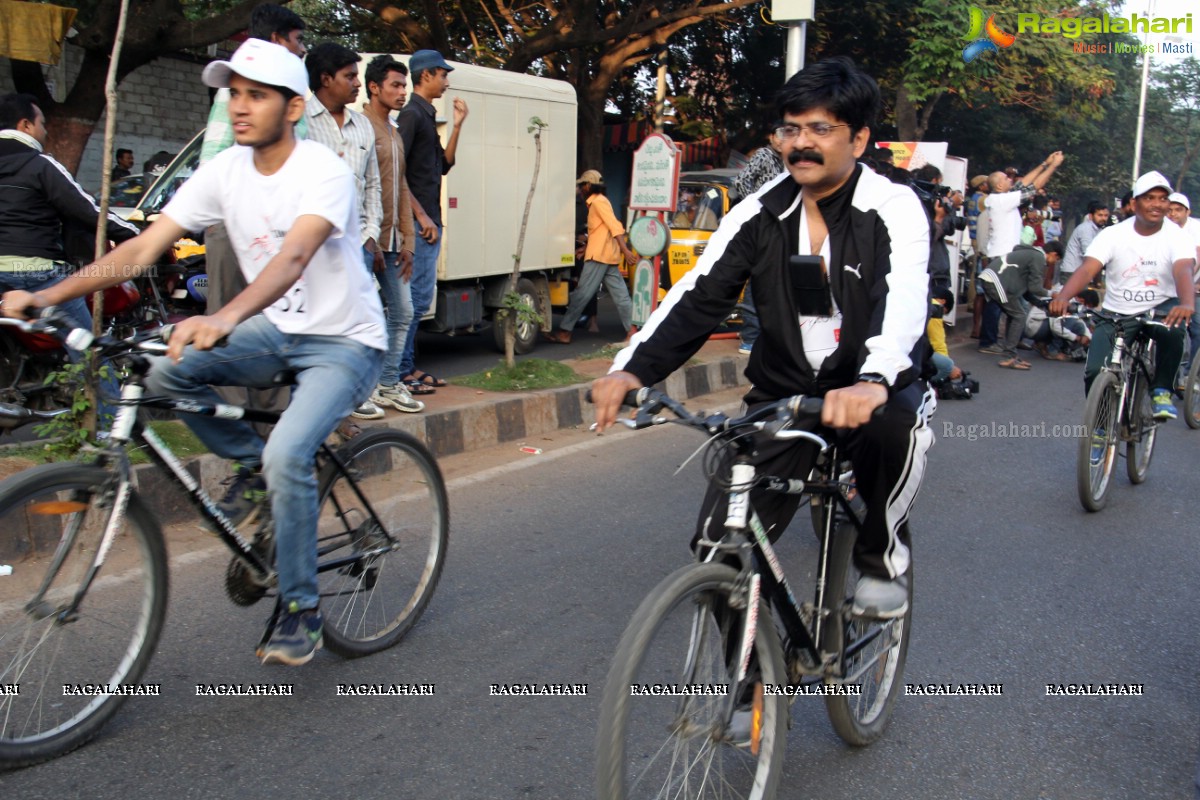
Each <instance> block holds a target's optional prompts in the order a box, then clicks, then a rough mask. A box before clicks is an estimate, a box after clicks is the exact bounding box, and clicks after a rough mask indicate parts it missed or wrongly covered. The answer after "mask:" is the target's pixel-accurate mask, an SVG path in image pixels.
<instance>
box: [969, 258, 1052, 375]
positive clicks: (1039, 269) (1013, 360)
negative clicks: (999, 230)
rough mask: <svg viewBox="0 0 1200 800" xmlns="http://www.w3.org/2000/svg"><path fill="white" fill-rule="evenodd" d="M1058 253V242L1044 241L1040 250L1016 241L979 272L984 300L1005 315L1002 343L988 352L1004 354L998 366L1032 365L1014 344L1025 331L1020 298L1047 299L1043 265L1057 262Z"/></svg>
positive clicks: (1028, 367) (1023, 366) (1024, 314)
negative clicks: (1047, 242)
mask: <svg viewBox="0 0 1200 800" xmlns="http://www.w3.org/2000/svg"><path fill="white" fill-rule="evenodd" d="M1062 252H1063V248H1062V244H1060V243H1059V242H1050V243H1049V244H1047V245H1046V250H1045V252H1044V253H1043V252H1042V250H1041V249H1039V248H1037V247H1033V246H1032V245H1026V244H1019V245H1017V246H1016V247H1015V248H1014V249H1013V251H1012V252H1011V253H1008V254H1006V255H1003V256H997V257H996V258H993V259H992V260H991V263H989V264H988V267H987V269H985V270H984V271H983V273H982V274H980V276H979V281H980V284H981V285H982V286H983V292H984V294H985V295H987V299H988V301H990V302H992V303H996V304H997V305H999V306H1000V310H1001V312H1002V313H1003V314H1004V316H1006V317H1008V331H1007V332H1006V333H1005V335H1004V342H1003V343H1002V344H998V345H997V348H996V349H995V350H992V351H989V352H993V353H996V354H997V355H999V354H1003V355H1005V356H1007V357H1006V358H1005V359H1004V360H1003V361H1001V362H1000V364H999V366H1001V367H1004V368H1005V369H1016V370H1022V371H1024V370H1028V369H1031V368H1032V365H1031V364H1030V363H1029V362H1028V361H1026V360H1025V359H1023V358H1019V357H1018V356H1017V345H1018V344H1020V342H1021V336H1022V334H1024V333H1025V319H1026V317H1027V316H1028V314H1029V310H1028V309H1027V308H1026V307H1025V305H1024V304H1023V303H1022V302H1021V301H1022V299H1023V298H1029V299H1031V300H1036V299H1047V300H1048V299H1049V297H1050V292H1049V291H1048V290H1047V289H1046V287H1045V285H1044V282H1045V277H1046V268H1047V266H1049V267H1053V266H1054V265H1055V264H1057V263H1058V260H1059V259H1060V258H1062Z"/></svg>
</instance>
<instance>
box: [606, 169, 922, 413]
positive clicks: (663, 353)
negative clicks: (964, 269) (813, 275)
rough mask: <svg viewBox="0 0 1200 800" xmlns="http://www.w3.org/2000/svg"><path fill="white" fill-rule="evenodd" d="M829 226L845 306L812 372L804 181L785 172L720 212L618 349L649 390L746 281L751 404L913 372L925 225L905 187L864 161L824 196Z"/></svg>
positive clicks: (901, 379)
mask: <svg viewBox="0 0 1200 800" xmlns="http://www.w3.org/2000/svg"><path fill="white" fill-rule="evenodd" d="M820 208H821V212H822V216H823V217H824V218H825V221H826V224H827V227H828V228H829V237H830V240H829V241H830V253H831V256H832V262H831V264H830V267H831V268H830V270H829V277H830V284H831V292H832V294H833V297H834V298H835V299H836V300H837V303H838V307H839V308H840V309H841V311H842V315H843V321H842V328H841V332H840V336H839V338H838V345H837V348H836V349H835V350H834V351H833V352H832V353H831V354H830V355H829V356H828V358H826V359H825V361H824V363H823V364H822V366H821V369H820V371H819V372H817V373H814V371H813V369H812V367H811V365H810V364H809V362H808V359H807V358H806V357H805V355H804V343H803V341H802V339H801V334H800V325H799V319H798V315H797V312H796V309H795V304H794V301H793V298H792V293H791V289H790V284H789V279H788V275H787V269H788V266H787V265H788V256H789V255H790V254H792V253H796V252H797V248H798V236H799V234H798V230H799V215H800V187H799V185H797V184H796V182H795V181H793V180H792V179H791V177H790V175H788V174H787V173H784V174H783V175H782V176H780V177H779V178H778V179H776V180H774V181H771V182H770V183H767V184H765V185H764V186H763V187H762V188H761V189H759V191H757V192H756V193H754V194H753V195H751V196H750V197H748V198H746V199H745V200H743V201H742V202H741V203H739V204H738V205H737V206H735V207H734V208H733V210H731V211H730V212H729V214H727V215H726V216H725V219H724V220H722V222H721V226H720V228H719V229H718V230H717V232H716V233H715V234H713V237H712V239H711V240H710V241H709V243H708V247H707V248H706V249H705V251H704V254H703V255H702V256H701V258H700V260H699V261H698V262H697V264H696V267H695V268H694V269H692V270H691V271H690V272H688V273H687V275H685V276H684V278H683V279H682V280H680V281H679V282H678V283H676V284H675V285H674V286H673V287H672V288H671V291H670V293H669V294H668V295H667V297H666V298H664V300H663V302H662V304H661V305H660V306H659V307H658V309H657V310H656V311H655V312H654V314H653V315H652V316H651V318H650V319H649V320H648V321H647V324H646V326H645V327H644V328H643V329H642V331H641V332H639V333H638V335H637V336H635V337H634V339H633V344H631V345H630V346H629V347H627V348H626V349H625V350H623V351H621V353H619V354H618V355H617V358H616V361H615V363H614V365H613V369H624V370H628V371H629V372H632V373H633V374H634V375H636V376H637V377H638V378H639V379H640V380H641V381H642V382H643V383H644V384H645V385H647V386H650V385H653V384H655V383H657V382H658V381H660V380H663V379H664V378H666V376H667V375H669V374H670V373H671V372H673V371H674V370H675V369H677V368H678V367H680V366H681V365H682V364H683V363H684V362H686V361H687V359H688V358H690V357H691V355H692V354H693V353H695V352H696V351H697V350H698V349H700V346H701V345H703V344H704V342H705V340H706V339H707V338H708V336H709V334H710V333H711V332H712V331H713V329H714V328H715V327H716V326H717V325H718V324H719V323H720V322H721V321H722V320H724V319H725V318H726V317H727V316H728V314H729V313H730V312H731V311H732V310H733V308H734V305H735V304H736V303H737V300H738V296H739V295H740V294H741V291H742V287H743V285H744V284H745V283H746V281H747V279H749V280H750V281H751V288H752V290H753V293H754V300H755V304H756V305H757V306H758V316H759V320H760V322H761V324H762V332H761V333H760V334H759V337H758V339H757V340H756V341H755V343H754V349H753V350H752V351H751V353H750V362H749V364H748V365H747V367H746V376H747V377H748V378H749V379H750V381H751V382H752V383H753V384H754V388H753V389H752V390H751V391H750V393H749V394H748V395H747V396H746V399H747V401H748V402H758V401H762V400H770V399H776V398H781V397H787V396H790V395H794V394H817V395H823V394H824V393H825V392H827V391H829V390H830V389H836V388H841V387H845V386H849V385H852V384H853V383H854V382H855V379H856V378H857V376H858V375H859V374H860V373H864V372H868V373H878V374H880V375H883V376H884V377H885V378H886V379H887V380H888V382H889V384H890V385H891V388H892V391H893V392H894V391H896V390H898V389H901V388H903V387H904V386H906V385H908V384H910V383H912V382H913V381H914V380H915V379H916V378H918V377H920V375H921V373H922V371H923V368H924V364H925V361H926V359H927V357H928V352H929V342H928V340H927V339H926V337H925V324H926V320H927V316H928V309H929V268H928V262H929V223H928V219H927V217H926V215H925V211H924V209H923V208H922V207H921V203H920V201H919V200H918V199H917V196H916V195H915V194H914V193H913V191H912V190H911V189H909V188H908V187H906V186H900V185H898V184H894V183H892V182H890V181H888V180H886V179H885V178H882V177H880V176H878V175H876V174H875V173H874V172H871V171H870V170H867V169H863V168H862V167H861V166H859V167H857V168H856V169H855V173H854V175H853V176H851V178H850V180H849V181H847V183H846V184H845V185H844V186H843V187H842V188H841V189H839V190H838V191H837V192H835V193H834V194H833V195H831V196H829V197H827V198H825V199H823V200H821V201H820Z"/></svg>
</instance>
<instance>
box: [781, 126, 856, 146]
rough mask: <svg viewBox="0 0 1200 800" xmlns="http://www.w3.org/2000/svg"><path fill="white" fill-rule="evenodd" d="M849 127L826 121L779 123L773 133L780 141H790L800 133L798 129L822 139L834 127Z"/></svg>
mask: <svg viewBox="0 0 1200 800" xmlns="http://www.w3.org/2000/svg"><path fill="white" fill-rule="evenodd" d="M849 127H850V126H849V125H830V124H829V123H828V122H814V123H812V124H810V125H780V126H779V127H778V128H776V129H775V135H776V136H778V137H779V138H780V139H781V140H782V141H785V142H790V141H791V140H792V139H795V138H796V137H797V136H799V135H800V131H808V132H809V134H811V135H812V137H813V138H814V139H824V138H825V137H826V136H828V135H829V134H830V133H831V132H832V131H833V130H834V129H835V128H849Z"/></svg>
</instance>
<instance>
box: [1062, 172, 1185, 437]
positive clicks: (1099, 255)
mask: <svg viewBox="0 0 1200 800" xmlns="http://www.w3.org/2000/svg"><path fill="white" fill-rule="evenodd" d="M1170 195H1171V185H1170V183H1169V182H1168V181H1167V179H1166V178H1165V177H1163V175H1162V174H1161V173H1159V172H1156V171H1151V172H1147V173H1146V174H1145V175H1142V176H1141V177H1140V178H1138V179H1137V181H1136V182H1135V183H1134V185H1133V201H1132V203H1133V214H1134V215H1133V216H1132V217H1130V218H1129V219H1126V220H1125V221H1123V222H1121V223H1120V224H1118V225H1114V226H1112V227H1110V228H1105V229H1104V230H1102V231H1100V233H1098V234H1096V238H1095V239H1093V240H1092V243H1091V244H1090V245H1089V246H1088V249H1087V252H1086V253H1085V254H1084V258H1083V264H1082V265H1080V267H1079V269H1077V270H1076V271H1075V272H1074V274H1072V275H1071V278H1070V280H1068V281H1067V283H1066V285H1065V286H1063V288H1062V291H1061V292H1059V293H1057V294H1055V295H1054V296H1053V299H1052V300H1051V302H1050V309H1049V311H1050V314H1051V316H1061V315H1062V314H1063V313H1064V312H1065V311H1066V310H1067V301H1069V300H1070V299H1071V298H1072V297H1075V296H1076V295H1077V294H1079V293H1080V292H1081V291H1083V290H1084V289H1086V288H1087V285H1088V283H1090V282H1091V281H1092V280H1093V279H1094V278H1095V277H1096V275H1097V274H1098V273H1099V272H1100V270H1101V269H1103V270H1104V286H1105V292H1104V302H1103V303H1102V304H1101V308H1102V309H1103V310H1105V311H1110V312H1112V313H1114V314H1121V315H1123V316H1130V315H1138V314H1145V313H1146V312H1149V311H1154V312H1155V313H1156V315H1160V316H1165V318H1166V319H1165V323H1166V325H1167V326H1168V327H1166V328H1163V327H1160V326H1157V325H1151V326H1143V325H1142V324H1141V323H1138V322H1136V321H1134V322H1127V323H1125V334H1126V335H1127V336H1132V335H1134V334H1136V333H1137V332H1138V331H1139V330H1141V329H1142V328H1143V327H1144V328H1145V333H1146V335H1147V336H1149V337H1150V338H1151V339H1153V340H1154V341H1156V342H1157V343H1158V356H1157V364H1156V365H1155V369H1154V378H1153V380H1152V381H1151V401H1152V405H1153V413H1154V418H1155V419H1175V417H1176V413H1175V406H1174V405H1173V404H1172V402H1171V390H1172V388H1173V387H1174V385H1175V373H1176V371H1177V370H1178V369H1179V363H1180V361H1181V360H1182V358H1183V347H1184V334H1185V331H1186V329H1187V323H1188V320H1189V319H1191V316H1192V312H1193V311H1194V305H1195V301H1194V298H1195V296H1196V294H1195V289H1194V287H1193V284H1192V269H1193V267H1194V265H1195V258H1194V256H1195V250H1194V248H1193V246H1192V244H1191V242H1190V241H1189V240H1188V237H1187V235H1186V234H1184V232H1183V229H1181V228H1180V227H1179V226H1177V225H1174V224H1170V225H1164V224H1163V220H1164V219H1165V217H1166V215H1167V211H1168V210H1169V208H1170V202H1169V201H1168V198H1169V197H1170ZM1116 325H1117V322H1115V321H1113V320H1110V319H1103V318H1102V319H1101V320H1100V321H1099V322H1098V323H1097V324H1096V330H1095V331H1094V332H1093V334H1092V344H1091V347H1090V348H1088V359H1087V366H1086V367H1085V369H1084V373H1083V391H1084V394H1085V395H1086V394H1087V392H1088V391H1089V390H1090V389H1091V388H1092V381H1093V380H1095V378H1096V376H1097V375H1098V374H1099V373H1100V370H1101V368H1103V366H1104V365H1105V364H1106V363H1107V362H1108V360H1109V359H1110V358H1111V357H1112V349H1113V339H1114V335H1115V332H1116Z"/></svg>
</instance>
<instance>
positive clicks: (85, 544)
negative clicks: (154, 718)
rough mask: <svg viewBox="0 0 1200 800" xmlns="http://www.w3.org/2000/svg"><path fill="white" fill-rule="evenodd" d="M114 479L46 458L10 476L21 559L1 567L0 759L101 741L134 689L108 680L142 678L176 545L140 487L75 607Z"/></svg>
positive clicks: (6, 505) (8, 512)
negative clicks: (169, 544)
mask: <svg viewBox="0 0 1200 800" xmlns="http://www.w3.org/2000/svg"><path fill="white" fill-rule="evenodd" d="M107 477H109V473H108V472H107V471H105V470H104V469H101V468H99V467H93V466H85V465H81V464H48V465H45V466H41V467H35V468H33V469H30V470H28V471H26V472H23V473H21V474H19V475H17V476H15V477H13V478H11V479H9V480H8V481H6V482H5V483H4V484H3V486H0V561H3V562H5V563H7V564H9V565H10V566H11V567H12V572H11V574H9V575H7V576H0V766H20V765H26V764H34V763H37V762H38V761H44V760H46V759H48V758H53V757H55V756H58V755H61V754H63V753H66V752H68V751H70V750H73V749H75V748H76V747H79V746H80V745H82V744H83V743H84V742H86V741H88V740H89V739H91V738H92V737H93V736H95V735H96V733H97V732H98V731H99V730H100V727H101V726H102V725H103V724H104V723H105V722H106V721H107V720H108V718H109V717H111V716H112V715H113V714H114V713H116V711H117V708H118V707H119V706H120V705H121V703H122V701H123V700H124V699H125V695H124V694H114V693H110V690H116V691H118V692H119V691H122V690H121V689H120V687H123V686H124V687H135V686H136V684H137V681H138V679H139V678H140V677H141V675H142V673H143V671H144V670H145V669H146V665H147V664H148V663H149V661H150V657H151V655H152V654H153V652H154V648H155V645H156V643H157V641H158V635H159V632H160V631H161V630H162V624H163V619H164V617H165V615H166V605H167V563H166V553H165V550H164V547H163V541H162V533H161V531H160V530H159V527H158V524H157V522H156V521H155V520H154V518H153V517H152V516H151V515H150V513H149V512H148V511H146V509H145V507H143V506H142V505H141V503H140V502H139V501H138V498H137V496H136V495H134V496H132V497H131V498H130V501H129V506H128V509H127V510H126V514H125V520H124V523H123V525H122V526H121V528H120V529H119V531H118V533H117V535H116V537H115V539H114V540H113V542H112V545H111V548H110V550H109V552H108V554H107V556H106V559H105V562H104V566H103V568H102V569H101V570H100V572H99V573H98V575H97V576H96V577H95V578H94V580H93V581H92V583H91V586H90V587H89V588H88V591H87V594H86V595H85V596H84V597H83V598H82V599H81V600H80V601H79V602H78V604H76V607H75V609H74V611H72V612H70V613H68V612H67V609H69V608H70V607H71V605H72V603H73V600H74V598H75V595H76V594H77V592H78V590H79V589H80V588H81V586H82V584H83V582H84V580H85V578H86V576H87V574H88V572H89V570H90V568H91V565H92V559H93V557H94V556H95V554H96V549H97V547H98V546H99V544H100V541H101V538H102V535H103V532H104V527H105V525H106V524H107V522H108V518H109V512H110V510H111V505H110V504H109V503H108V502H101V495H99V494H98V493H97V487H99V486H101V485H103V483H104V481H105V479H106V478H107ZM104 500H107V498H104ZM13 686H15V687H17V688H16V690H15V693H10V692H13V690H12V689H11V688H9V687H13ZM124 691H129V689H125V690H124ZM135 691H136V689H135Z"/></svg>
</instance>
